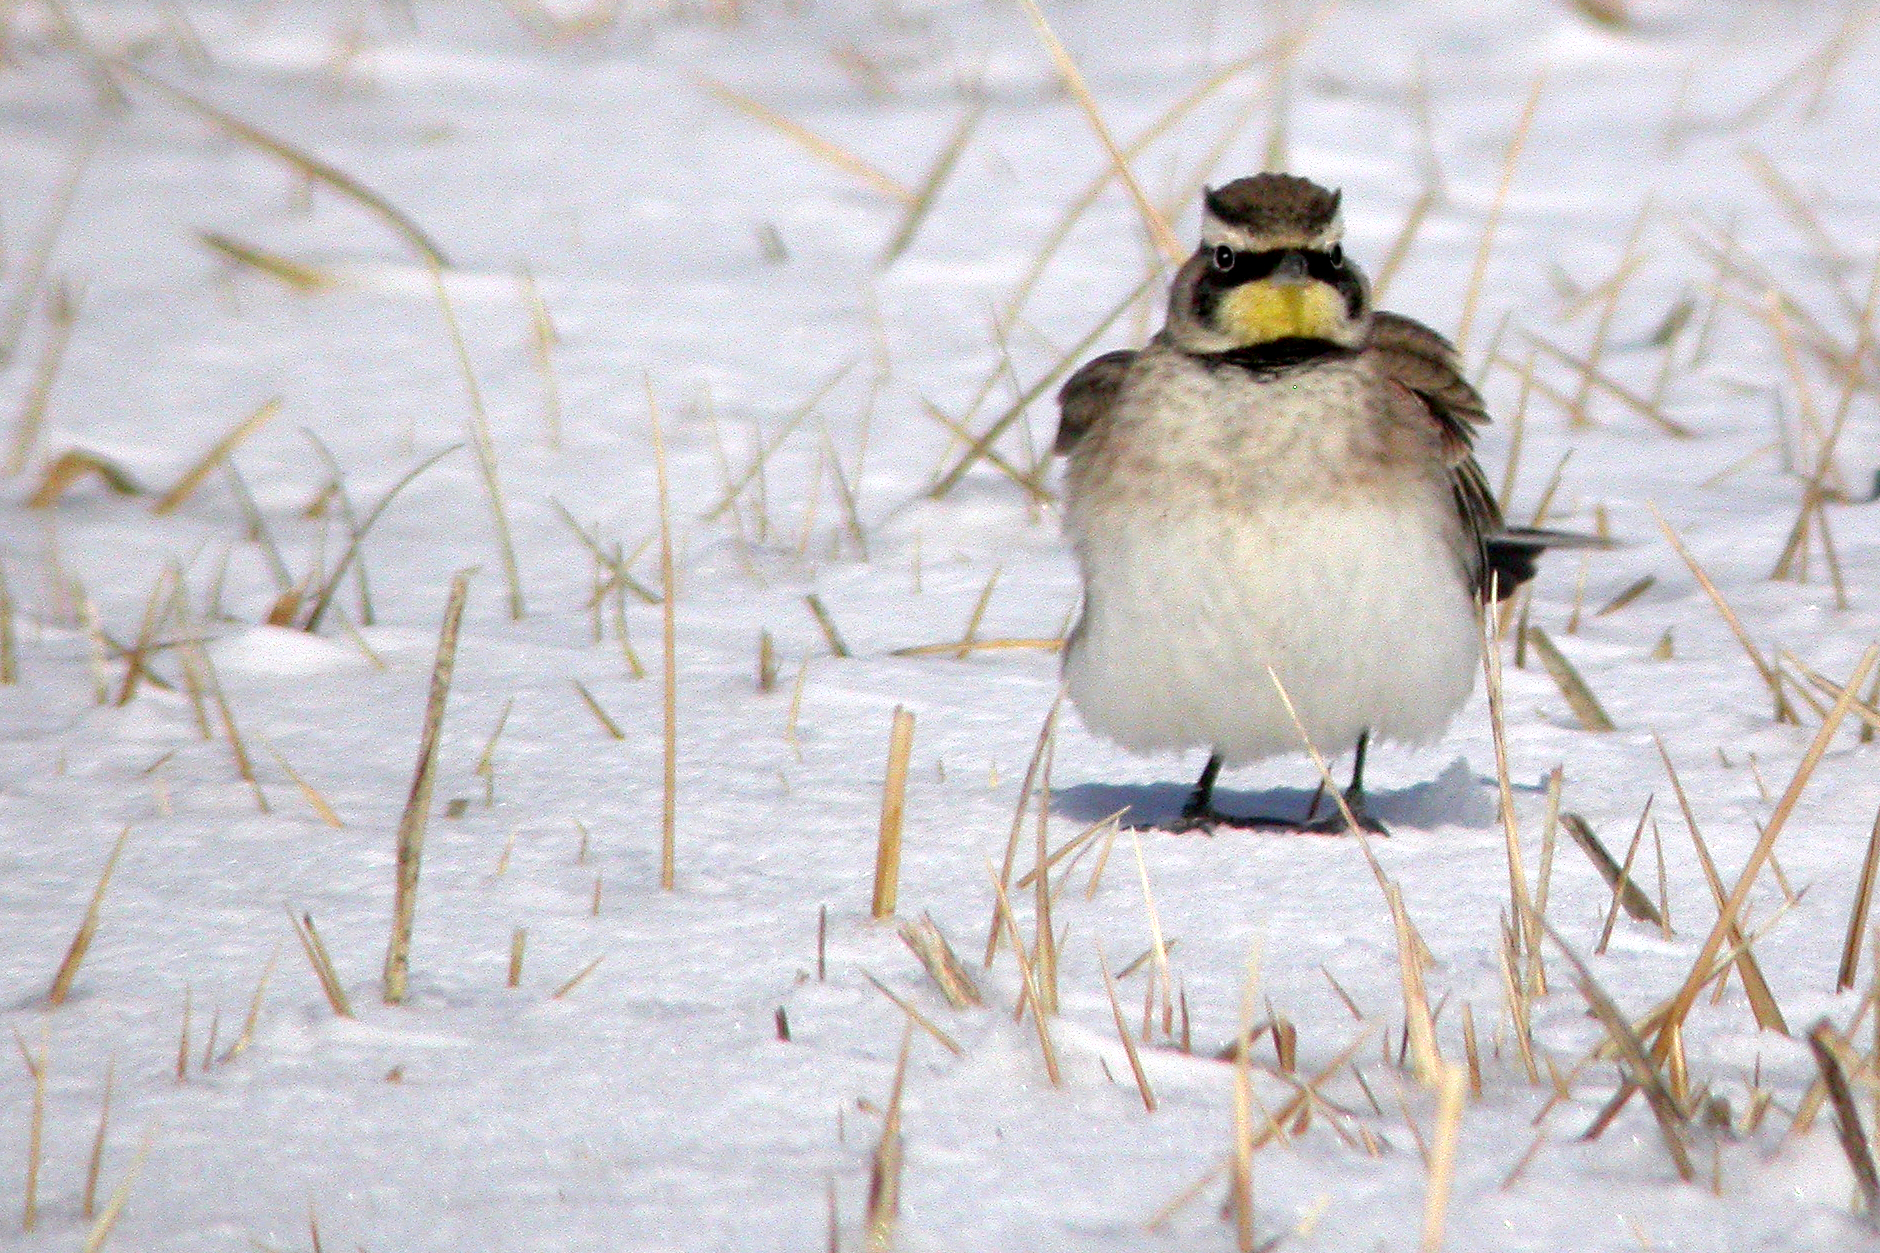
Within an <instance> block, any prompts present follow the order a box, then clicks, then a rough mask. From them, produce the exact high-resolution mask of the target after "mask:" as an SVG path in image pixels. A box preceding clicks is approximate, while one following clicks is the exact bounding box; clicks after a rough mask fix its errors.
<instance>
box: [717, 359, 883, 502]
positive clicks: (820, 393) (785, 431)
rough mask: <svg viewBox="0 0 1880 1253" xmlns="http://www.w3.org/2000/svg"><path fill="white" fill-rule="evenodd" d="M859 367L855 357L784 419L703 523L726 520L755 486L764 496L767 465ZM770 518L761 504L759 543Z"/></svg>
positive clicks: (726, 490) (844, 363) (838, 368)
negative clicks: (807, 419)
mask: <svg viewBox="0 0 1880 1253" xmlns="http://www.w3.org/2000/svg"><path fill="white" fill-rule="evenodd" d="M856 364H857V359H856V358H853V357H851V358H850V359H849V360H847V361H845V362H843V363H842V365H841V366H839V367H837V369H836V370H835V372H834V373H832V374H831V375H830V376H829V377H828V378H827V379H825V380H824V381H823V382H822V384H821V385H820V386H818V387H817V389H816V390H815V391H814V392H812V393H810V397H809V399H808V400H805V401H804V402H803V403H802V404H800V405H798V406H797V407H796V409H795V410H794V411H793V412H792V413H791V414H790V416H789V417H788V418H785V419H784V422H783V425H782V426H780V427H779V428H778V429H777V433H776V434H775V435H773V436H771V437H770V440H769V441H768V442H767V443H764V444H763V445H762V446H760V447H759V448H758V450H757V451H756V453H755V454H753V456H752V457H751V463H750V464H749V465H748V466H746V467H745V468H744V471H743V473H741V474H739V475H738V478H737V481H736V482H734V483H732V484H731V485H730V486H729V487H727V488H725V491H724V494H723V495H722V496H720V497H719V498H718V503H717V504H715V505H713V506H712V507H711V508H710V509H708V510H706V511H705V513H704V514H702V515H701V516H700V521H702V522H716V521H717V520H718V519H719V518H720V517H721V516H723V514H724V513H725V511H726V510H728V509H730V508H732V507H733V506H734V505H735V504H736V503H737V501H738V498H739V497H741V496H742V495H743V494H744V492H745V489H747V488H749V487H750V486H751V485H752V484H753V483H755V484H757V486H758V491H759V494H760V496H761V495H762V492H763V478H764V466H765V464H766V463H767V462H768V461H769V460H770V458H771V457H772V456H773V455H775V453H776V451H777V450H778V449H779V448H781V447H783V444H784V441H785V440H787V439H789V438H790V436H791V435H793V434H795V432H796V429H797V427H799V426H801V425H802V424H803V422H804V420H805V419H806V418H808V417H809V415H810V414H812V413H814V412H815V411H816V406H817V405H819V404H821V403H822V402H823V401H824V400H825V399H827V398H828V396H829V393H831V392H833V391H834V390H835V389H836V386H837V385H838V384H839V383H841V382H842V380H843V379H845V378H847V377H848V376H849V372H850V371H851V370H853V369H854V368H855V366H856ZM767 514H768V509H767V508H765V507H763V506H762V505H761V504H760V507H759V509H758V518H757V520H758V538H759V539H763V538H764V535H765V533H766V527H765V517H766V515H767Z"/></svg>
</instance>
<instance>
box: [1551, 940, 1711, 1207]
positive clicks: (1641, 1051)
mask: <svg viewBox="0 0 1880 1253" xmlns="http://www.w3.org/2000/svg"><path fill="white" fill-rule="evenodd" d="M1547 934H1548V936H1549V937H1551V938H1552V940H1553V942H1554V944H1555V945H1556V946H1557V947H1558V948H1559V949H1560V952H1561V953H1562V954H1563V955H1564V956H1565V957H1566V959H1567V961H1568V963H1569V964H1570V965H1572V967H1573V970H1574V983H1575V984H1576V985H1577V986H1578V988H1579V990H1580V995H1581V996H1582V997H1584V998H1585V1000H1586V1004H1587V1007H1588V1008H1590V1009H1591V1010H1592V1011H1593V1016H1594V1017H1596V1018H1598V1019H1599V1024H1600V1026H1602V1027H1604V1028H1605V1029H1606V1035H1607V1038H1608V1040H1609V1041H1610V1042H1611V1044H1612V1046H1613V1047H1614V1049H1616V1050H1617V1052H1618V1055H1619V1057H1620V1059H1621V1060H1622V1061H1623V1062H1624V1063H1625V1066H1626V1069H1627V1075H1628V1079H1629V1084H1630V1086H1633V1087H1636V1088H1637V1089H1638V1090H1639V1091H1641V1092H1643V1093H1644V1094H1645V1100H1646V1103H1647V1104H1649V1105H1650V1106H1651V1111H1652V1115H1653V1117H1655V1118H1656V1119H1657V1120H1658V1130H1659V1132H1660V1134H1662V1135H1663V1137H1664V1141H1665V1148H1666V1150H1667V1151H1668V1152H1669V1153H1670V1154H1671V1162H1672V1165H1674V1166H1675V1167H1676V1168H1677V1171H1678V1178H1680V1179H1682V1180H1684V1182H1686V1183H1689V1182H1690V1181H1691V1180H1693V1179H1695V1178H1696V1177H1697V1172H1696V1171H1695V1170H1693V1169H1692V1167H1691V1158H1690V1154H1689V1152H1688V1151H1687V1150H1686V1148H1685V1144H1684V1128H1685V1120H1684V1115H1683V1112H1682V1111H1681V1110H1680V1109H1679V1108H1678V1103H1677V1101H1676V1100H1674V1099H1673V1098H1672V1095H1671V1093H1670V1092H1669V1091H1668V1090H1667V1089H1666V1087H1665V1084H1664V1078H1663V1076H1662V1075H1660V1074H1659V1072H1658V1067H1657V1064H1656V1062H1655V1061H1654V1059H1653V1058H1652V1057H1651V1056H1650V1055H1648V1054H1647V1053H1646V1051H1645V1046H1644V1044H1643V1043H1642V1042H1641V1041H1640V1040H1639V1038H1638V1036H1637V1035H1636V1034H1635V1033H1634V1032H1633V1030H1632V1026H1631V1024H1630V1023H1628V1022H1627V1021H1626V1020H1625V1015H1624V1014H1623V1013H1621V1012H1620V1010H1619V1007H1618V1006H1617V1005H1615V1004H1614V1003H1613V1001H1612V998H1611V997H1609V996H1607V995H1606V992H1605V990H1604V989H1602V988H1601V987H1600V986H1599V982H1598V981H1597V980H1596V979H1594V978H1593V972H1592V971H1591V970H1589V969H1587V966H1586V963H1585V962H1583V961H1581V960H1580V956H1579V954H1578V953H1575V952H1574V951H1573V950H1572V949H1571V948H1569V947H1567V943H1566V941H1564V940H1562V939H1561V938H1560V936H1559V935H1558V934H1557V933H1556V932H1555V931H1554V930H1553V929H1552V928H1551V927H1550V928H1549V929H1548V932H1547ZM1665 1038H1666V1037H1665V1036H1664V1035H1663V1034H1660V1036H1659V1039H1660V1040H1661V1041H1662V1040H1664V1039H1665ZM1620 1091H1621V1093H1622V1094H1624V1093H1625V1092H1626V1089H1624V1088H1621V1089H1620Z"/></svg>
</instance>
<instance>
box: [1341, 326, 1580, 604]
mask: <svg viewBox="0 0 1880 1253" xmlns="http://www.w3.org/2000/svg"><path fill="white" fill-rule="evenodd" d="M1369 347H1370V350H1371V351H1372V352H1373V353H1375V354H1376V356H1377V361H1378V363H1379V365H1380V366H1381V367H1382V372H1383V376H1384V379H1385V386H1386V387H1387V388H1388V389H1389V390H1390V392H1391V396H1392V401H1393V403H1394V404H1396V405H1397V406H1398V407H1399V410H1400V412H1403V413H1405V415H1406V416H1407V417H1411V418H1413V419H1414V420H1421V421H1427V422H1433V423H1434V424H1435V425H1436V432H1437V437H1438V440H1439V444H1440V447H1441V449H1442V453H1443V464H1444V468H1445V469H1446V470H1447V471H1448V474H1449V485H1450V488H1451V490H1452V491H1453V492H1454V493H1455V497H1456V509H1457V511H1458V512H1459V513H1460V514H1461V515H1462V525H1463V529H1464V531H1465V532H1466V533H1467V535H1468V540H1469V544H1470V546H1471V548H1472V549H1473V555H1474V558H1475V560H1474V563H1473V565H1472V569H1473V570H1474V571H1475V590H1476V594H1477V595H1478V596H1480V597H1481V598H1482V599H1483V600H1484V601H1486V600H1487V599H1488V598H1489V596H1490V595H1491V594H1492V595H1494V596H1495V598H1496V599H1498V600H1506V599H1508V597H1509V596H1512V595H1513V594H1514V590H1515V589H1516V588H1517V587H1520V586H1521V585H1522V584H1523V583H1525V582H1527V581H1528V580H1529V579H1531V578H1533V577H1534V563H1535V562H1536V561H1537V560H1538V559H1539V558H1540V555H1541V553H1542V551H1543V550H1545V549H1548V548H1611V547H1612V546H1613V544H1612V541H1611V540H1608V539H1605V538H1603V537H1601V536H1597V535H1577V534H1574V533H1573V532H1570V531H1550V530H1543V529H1540V528H1536V527H1526V526H1509V525H1508V524H1507V522H1506V521H1505V520H1504V519H1503V518H1502V514H1501V506H1500V505H1498V504H1496V503H1495V493H1494V492H1493V491H1492V490H1490V488H1489V486H1488V479H1487V477H1486V476H1485V475H1483V473H1482V467H1481V466H1480V465H1478V464H1476V460H1475V452H1474V444H1475V428H1476V427H1478V426H1481V425H1483V424H1485V423H1486V422H1487V421H1488V409H1487V408H1486V407H1485V406H1484V405H1483V403H1482V396H1481V393H1479V392H1477V391H1476V390H1475V388H1474V387H1473V386H1472V385H1471V384H1470V382H1469V380H1468V379H1466V378H1464V377H1463V375H1462V367H1461V364H1460V363H1459V362H1458V361H1457V360H1456V350H1455V349H1454V348H1452V347H1450V344H1449V341H1448V340H1446V339H1444V338H1443V337H1442V336H1441V335H1438V334H1437V333H1436V332H1435V331H1432V330H1431V329H1430V328H1429V327H1427V326H1424V325H1423V324H1422V323H1421V322H1417V321H1414V320H1412V319H1410V318H1406V317H1404V316H1402V315H1401V314H1396V313H1379V314H1377V315H1376V316H1375V318H1374V320H1373V322H1372V327H1371V342H1370V345H1369Z"/></svg>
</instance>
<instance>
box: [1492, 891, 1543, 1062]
mask: <svg viewBox="0 0 1880 1253" xmlns="http://www.w3.org/2000/svg"><path fill="white" fill-rule="evenodd" d="M1519 948H1520V940H1519V939H1518V938H1517V935H1516V932H1515V931H1514V929H1513V928H1511V927H1509V926H1508V925H1507V918H1506V916H1504V917H1503V918H1502V943H1501V945H1500V946H1499V948H1498V949H1497V950H1496V955H1497V956H1498V957H1499V959H1500V963H1501V991H1502V996H1503V997H1504V998H1506V1000H1507V1002H1508V1019H1509V1023H1510V1025H1511V1026H1512V1028H1513V1033H1514V1043H1515V1051H1516V1052H1517V1053H1519V1054H1520V1056H1521V1067H1522V1069H1523V1070H1525V1071H1526V1072H1527V1078H1528V1082H1529V1083H1534V1084H1538V1083H1539V1082H1540V1081H1541V1072H1540V1068H1539V1067H1538V1066H1537V1065H1535V1061H1534V1029H1533V1018H1532V1013H1531V1009H1530V1005H1529V1000H1528V989H1527V987H1526V986H1525V985H1524V984H1523V983H1522V980H1521V964H1520V957H1519Z"/></svg>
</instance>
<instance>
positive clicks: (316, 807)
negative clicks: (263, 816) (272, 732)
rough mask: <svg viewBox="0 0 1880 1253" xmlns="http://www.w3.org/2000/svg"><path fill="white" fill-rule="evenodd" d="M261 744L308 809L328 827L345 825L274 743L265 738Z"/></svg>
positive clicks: (316, 789)
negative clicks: (298, 792)
mask: <svg viewBox="0 0 1880 1253" xmlns="http://www.w3.org/2000/svg"><path fill="white" fill-rule="evenodd" d="M261 746H262V747H263V748H265V749H267V750H268V753H269V755H270V756H272V757H273V758H274V761H275V764H276V765H278V766H280V768H281V770H282V771H283V772H284V773H285V774H286V775H287V777H288V778H289V779H290V780H292V781H293V784H294V786H295V787H296V788H298V789H299V791H300V798H301V799H302V800H304V801H306V802H307V807H308V808H309V809H311V810H313V812H314V813H316V814H318V815H319V816H320V821H321V822H324V823H325V824H326V825H327V826H329V827H336V828H344V827H345V825H346V824H345V823H344V822H342V821H341V820H340V816H339V814H337V813H335V812H334V810H333V806H332V805H330V804H328V803H327V799H326V797H324V796H322V795H321V794H320V789H319V788H317V787H315V786H313V784H311V783H309V782H307V780H306V778H305V776H303V775H302V774H301V773H300V771H298V770H296V769H294V766H293V763H291V762H290V761H288V760H287V758H286V757H283V756H282V755H281V750H280V749H278V748H276V747H274V745H273V744H272V743H271V742H269V741H268V740H266V739H263V740H262V741H261Z"/></svg>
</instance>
